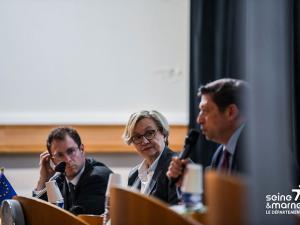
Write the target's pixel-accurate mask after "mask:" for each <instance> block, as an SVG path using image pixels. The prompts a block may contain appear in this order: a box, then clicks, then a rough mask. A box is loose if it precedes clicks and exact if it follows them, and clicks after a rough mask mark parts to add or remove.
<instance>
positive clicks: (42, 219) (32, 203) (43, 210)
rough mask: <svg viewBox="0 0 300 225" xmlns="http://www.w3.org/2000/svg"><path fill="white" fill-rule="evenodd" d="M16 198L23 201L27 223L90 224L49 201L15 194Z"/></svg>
mask: <svg viewBox="0 0 300 225" xmlns="http://www.w3.org/2000/svg"><path fill="white" fill-rule="evenodd" d="M14 199H15V200H17V201H19V202H20V203H21V206H22V208H23V213H24V216H25V222H26V225H41V224H43V225H53V224H64V225H88V223H86V222H84V221H82V220H81V219H79V218H77V217H76V216H75V215H73V214H72V213H70V212H68V211H66V210H64V209H61V208H59V207H57V206H55V205H53V204H51V203H49V202H46V201H43V200H40V199H37V198H29V197H23V196H15V197H14Z"/></svg>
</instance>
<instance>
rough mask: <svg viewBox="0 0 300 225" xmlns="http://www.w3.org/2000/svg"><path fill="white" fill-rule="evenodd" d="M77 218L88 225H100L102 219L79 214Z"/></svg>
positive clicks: (97, 216)
mask: <svg viewBox="0 0 300 225" xmlns="http://www.w3.org/2000/svg"><path fill="white" fill-rule="evenodd" d="M78 218H79V219H81V220H83V221H85V222H86V223H88V224H89V225H102V224H103V217H102V216H100V215H89V214H80V215H78Z"/></svg>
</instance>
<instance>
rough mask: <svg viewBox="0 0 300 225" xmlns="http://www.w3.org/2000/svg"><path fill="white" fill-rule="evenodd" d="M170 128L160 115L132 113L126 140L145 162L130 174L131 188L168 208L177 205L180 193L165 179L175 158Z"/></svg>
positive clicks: (149, 112)
mask: <svg viewBox="0 0 300 225" xmlns="http://www.w3.org/2000/svg"><path fill="white" fill-rule="evenodd" d="M168 136H169V125H168V122H167V120H166V118H165V117H164V116H163V115H162V114H161V113H159V112H157V111H154V110H151V111H147V110H143V111H139V112H137V113H133V114H132V115H131V116H130V118H129V121H128V122H127V125H126V128H125V131H124V134H123V139H124V141H125V142H126V143H127V144H128V145H130V144H133V146H134V148H135V149H136V150H137V152H138V153H139V154H140V155H141V156H142V157H143V159H144V160H143V161H142V162H141V163H140V164H139V165H137V166H136V167H135V168H133V169H132V170H131V172H130V174H129V178H128V186H131V187H132V188H133V189H137V190H139V191H140V192H141V193H143V194H145V195H151V196H155V197H157V198H159V199H160V200H163V201H165V202H166V203H169V204H171V205H172V204H177V203H178V198H177V192H176V191H177V190H176V187H175V186H174V185H173V186H172V187H171V186H170V183H169V182H170V181H169V179H168V177H167V176H166V172H167V170H168V166H169V163H170V162H171V159H172V157H173V156H174V155H175V153H174V152H173V151H171V150H170V149H169V148H168Z"/></svg>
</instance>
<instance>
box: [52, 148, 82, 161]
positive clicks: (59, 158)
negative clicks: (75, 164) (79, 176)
mask: <svg viewBox="0 0 300 225" xmlns="http://www.w3.org/2000/svg"><path fill="white" fill-rule="evenodd" d="M78 149H79V148H78V147H71V148H68V149H67V150H66V152H65V153H64V152H57V153H54V154H53V156H52V157H53V159H55V160H57V161H62V160H63V159H64V157H65V155H67V156H69V157H74V156H75V155H76V153H77V150H78Z"/></svg>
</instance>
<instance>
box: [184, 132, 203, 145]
mask: <svg viewBox="0 0 300 225" xmlns="http://www.w3.org/2000/svg"><path fill="white" fill-rule="evenodd" d="M199 134H200V133H199V131H197V130H195V129H191V130H190V131H189V134H188V136H187V137H186V139H185V143H186V144H188V145H190V146H192V145H194V144H196V142H197V140H198V137H199Z"/></svg>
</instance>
